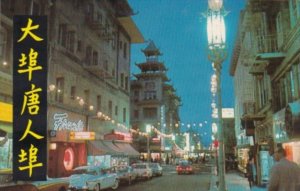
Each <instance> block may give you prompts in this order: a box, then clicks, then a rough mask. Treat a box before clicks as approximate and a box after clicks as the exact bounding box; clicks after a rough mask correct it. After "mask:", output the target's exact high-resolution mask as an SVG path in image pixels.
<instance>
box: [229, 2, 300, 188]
mask: <svg viewBox="0 0 300 191" xmlns="http://www.w3.org/2000/svg"><path fill="white" fill-rule="evenodd" d="M245 14H248V15H249V16H248V17H247V19H246V23H247V24H246V25H245V26H244V28H245V29H247V30H248V31H249V33H250V39H251V42H252V43H251V45H252V46H251V49H250V51H249V52H248V57H249V58H250V59H249V63H250V65H249V66H250V68H249V69H248V72H249V73H251V74H252V75H253V79H254V80H253V82H252V83H253V84H254V87H255V89H254V92H255V99H254V101H255V106H254V114H253V115H245V116H244V117H243V121H248V123H249V124H251V125H249V126H250V127H251V128H253V125H254V141H255V145H256V147H255V149H254V150H253V155H254V157H255V159H256V166H257V180H258V182H259V183H261V184H263V183H265V182H267V181H268V179H269V168H270V166H271V165H272V162H271V161H272V160H271V158H270V155H272V154H273V150H274V147H277V146H279V145H282V146H283V147H284V148H285V149H286V150H287V153H288V159H290V160H293V161H295V162H297V163H298V164H300V160H299V159H300V156H299V153H300V152H299V148H300V147H299V145H300V142H299V140H300V130H299V122H300V118H299V117H300V116H299V111H300V110H299V106H300V103H299V98H300V93H299V89H300V78H299V72H298V71H299V65H300V61H299V58H300V54H299V50H300V43H299V42H300V35H299V34H300V33H299V31H300V2H299V1H295V0H283V1H259V0H249V1H248V3H247V7H246V8H245ZM240 43H241V45H243V42H240ZM235 52H237V51H235ZM241 62H245V61H243V59H241ZM247 129H248V127H247V126H246V130H247Z"/></svg>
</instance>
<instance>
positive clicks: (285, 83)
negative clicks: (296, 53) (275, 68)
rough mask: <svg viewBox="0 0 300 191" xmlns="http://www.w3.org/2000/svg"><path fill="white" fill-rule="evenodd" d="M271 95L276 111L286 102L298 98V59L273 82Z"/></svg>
mask: <svg viewBox="0 0 300 191" xmlns="http://www.w3.org/2000/svg"><path fill="white" fill-rule="evenodd" d="M273 87H274V88H273V91H274V92H273V95H274V101H275V110H276V111H278V110H280V109H282V108H284V107H286V106H287V104H288V103H291V102H293V101H296V100H297V99H299V98H300V61H299V59H298V60H297V61H296V62H295V63H294V64H293V65H292V67H291V69H290V70H289V71H288V72H287V73H286V74H285V75H284V76H282V77H281V79H279V80H278V81H276V82H274V83H273Z"/></svg>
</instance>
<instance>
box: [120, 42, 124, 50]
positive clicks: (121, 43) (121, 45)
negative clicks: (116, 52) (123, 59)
mask: <svg viewBox="0 0 300 191" xmlns="http://www.w3.org/2000/svg"><path fill="white" fill-rule="evenodd" d="M119 44H120V45H119V46H120V50H122V48H123V42H122V41H120V42H119Z"/></svg>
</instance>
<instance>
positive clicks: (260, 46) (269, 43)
mask: <svg viewBox="0 0 300 191" xmlns="http://www.w3.org/2000/svg"><path fill="white" fill-rule="evenodd" d="M256 47H257V53H259V54H261V53H275V52H279V51H280V50H279V48H278V43H277V35H264V36H258V37H257V38H256Z"/></svg>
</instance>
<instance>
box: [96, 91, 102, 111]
mask: <svg viewBox="0 0 300 191" xmlns="http://www.w3.org/2000/svg"><path fill="white" fill-rule="evenodd" d="M97 111H101V95H97Z"/></svg>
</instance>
